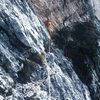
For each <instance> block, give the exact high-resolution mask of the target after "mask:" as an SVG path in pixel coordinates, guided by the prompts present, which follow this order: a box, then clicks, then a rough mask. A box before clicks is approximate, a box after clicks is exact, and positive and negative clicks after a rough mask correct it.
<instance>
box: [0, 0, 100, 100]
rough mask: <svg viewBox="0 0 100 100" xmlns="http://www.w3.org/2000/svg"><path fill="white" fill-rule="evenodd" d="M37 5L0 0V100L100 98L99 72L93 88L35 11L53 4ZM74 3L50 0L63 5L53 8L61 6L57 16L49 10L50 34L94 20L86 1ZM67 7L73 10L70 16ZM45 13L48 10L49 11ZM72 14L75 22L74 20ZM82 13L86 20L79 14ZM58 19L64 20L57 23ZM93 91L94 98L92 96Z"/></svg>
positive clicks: (27, 2) (93, 80)
mask: <svg viewBox="0 0 100 100" xmlns="http://www.w3.org/2000/svg"><path fill="white" fill-rule="evenodd" d="M37 1H38V0H33V2H30V1H29V0H0V100H94V99H95V100H99V99H100V93H99V92H100V89H99V88H100V87H99V85H100V84H99V79H98V77H99V76H97V74H96V72H95V70H92V71H93V72H92V75H93V79H92V83H91V88H90V87H89V86H88V85H87V84H85V83H84V82H83V81H82V80H81V78H80V77H79V74H78V73H77V72H76V70H75V68H74V65H73V62H72V60H73V59H71V58H70V57H69V58H70V59H69V58H68V57H67V56H65V55H64V51H63V49H59V48H58V46H57V44H55V43H54V42H53V41H54V40H50V39H51V37H50V35H49V31H48V29H47V27H46V26H45V25H44V21H45V18H46V17H45V15H42V14H39V12H40V10H39V9H38V8H36V7H38V4H39V5H40V7H41V6H42V4H43V5H44V4H45V2H46V4H47V8H48V6H50V5H49V3H50V2H51V1H52V0H47V1H46V0H39V2H37ZM73 1H75V0H58V1H56V0H53V1H52V4H54V3H57V4H59V5H60V4H61V6H60V7H59V5H56V6H55V7H58V8H55V10H58V13H60V14H57V16H56V15H52V13H54V12H55V11H54V10H52V11H50V12H51V15H52V16H51V17H50V19H51V18H52V20H53V21H52V29H53V31H52V33H53V32H54V34H55V33H56V30H57V28H58V30H60V29H61V28H62V27H65V26H67V25H69V26H71V25H70V24H73V23H74V22H76V21H78V18H79V19H80V20H79V21H82V22H84V21H87V20H90V19H92V18H91V16H92V15H91V14H92V13H91V14H90V13H89V12H88V10H86V9H85V10H84V9H83V7H84V8H86V7H87V6H88V5H89V4H87V5H85V3H86V1H87V0H79V4H78V0H77V2H73ZM83 1H84V2H83ZM67 3H68V6H67ZM50 4H51V3H50ZM52 4H51V8H52V6H53V9H54V5H52ZM77 4H78V5H77ZM82 4H84V5H83V6H82V7H81V5H82ZM72 5H73V7H75V8H77V12H76V13H75V11H74V8H73V9H70V6H72ZM80 7H81V8H80ZM88 7H89V6H88ZM88 7H87V9H88ZM59 8H62V9H63V10H64V11H62V9H60V12H59ZM67 8H69V9H70V11H69V14H67V10H68V9H67ZM78 8H80V9H78ZM43 9H44V10H46V8H45V7H43ZM66 9H67V10H66ZM41 10H42V8H41ZM78 10H79V12H78ZM53 11H54V12H53ZM61 12H62V13H63V16H62V13H61ZM72 12H73V16H74V15H75V16H74V17H75V18H76V19H75V20H74V18H73V17H72V15H71V16H70V13H72ZM85 13H86V14H85ZM81 14H83V15H82V16H83V17H81V16H79V15H81ZM84 14H85V15H84ZM56 17H59V18H58V19H59V20H60V21H59V20H55V18H56ZM67 17H68V18H69V17H70V18H71V19H67ZM73 20H74V21H73ZM59 23H60V24H59ZM54 26H55V27H54ZM57 32H58V31H57ZM75 35H76V34H75ZM59 41H60V40H59ZM49 47H50V48H49ZM49 49H50V50H49ZM49 51H50V52H49ZM87 77H88V76H87ZM96 82H97V83H96ZM97 84H99V85H97ZM97 86H98V87H97ZM97 89H99V91H98V94H96V93H97ZM91 90H93V91H91ZM95 91H96V92H95ZM91 93H94V95H93V96H91ZM94 97H96V98H94Z"/></svg>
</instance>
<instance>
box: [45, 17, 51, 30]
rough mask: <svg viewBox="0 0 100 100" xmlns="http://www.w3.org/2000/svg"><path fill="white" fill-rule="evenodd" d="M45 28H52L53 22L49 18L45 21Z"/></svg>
mask: <svg viewBox="0 0 100 100" xmlns="http://www.w3.org/2000/svg"><path fill="white" fill-rule="evenodd" d="M45 26H46V27H47V28H48V29H49V28H50V27H51V21H50V19H49V18H47V19H46V21H45Z"/></svg>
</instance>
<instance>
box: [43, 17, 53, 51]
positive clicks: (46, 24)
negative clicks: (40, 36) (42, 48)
mask: <svg viewBox="0 0 100 100" xmlns="http://www.w3.org/2000/svg"><path fill="white" fill-rule="evenodd" d="M44 24H45V26H46V27H47V30H48V32H49V35H50V39H49V43H48V50H47V51H48V52H50V47H51V32H52V30H51V25H52V23H51V20H50V18H46V21H45V22H44Z"/></svg>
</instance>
